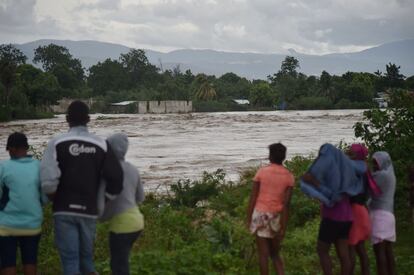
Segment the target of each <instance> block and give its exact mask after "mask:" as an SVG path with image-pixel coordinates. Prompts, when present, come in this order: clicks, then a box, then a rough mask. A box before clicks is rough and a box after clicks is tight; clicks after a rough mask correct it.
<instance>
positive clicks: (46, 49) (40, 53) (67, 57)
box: [33, 44, 85, 89]
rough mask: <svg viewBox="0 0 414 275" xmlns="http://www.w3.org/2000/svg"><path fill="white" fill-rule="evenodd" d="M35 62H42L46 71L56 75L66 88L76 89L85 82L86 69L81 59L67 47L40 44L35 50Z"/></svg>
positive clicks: (61, 84)
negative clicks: (75, 56) (74, 55)
mask: <svg viewBox="0 0 414 275" xmlns="http://www.w3.org/2000/svg"><path fill="white" fill-rule="evenodd" d="M33 62H34V63H35V64H37V63H41V64H42V67H43V69H44V70H45V71H46V72H50V73H52V74H53V75H55V76H56V78H57V79H58V81H59V84H60V86H61V87H62V88H64V89H76V88H79V87H81V86H82V85H83V84H84V76H85V73H84V70H83V68H82V63H81V61H80V60H79V59H77V58H74V57H73V56H72V55H71V54H70V53H69V50H68V49H67V48H65V47H62V46H58V45H55V44H49V45H46V46H39V47H38V48H36V49H35V51H34V58H33Z"/></svg>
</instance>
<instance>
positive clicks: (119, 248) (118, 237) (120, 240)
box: [109, 231, 142, 275]
mask: <svg viewBox="0 0 414 275" xmlns="http://www.w3.org/2000/svg"><path fill="white" fill-rule="evenodd" d="M141 232H142V231H138V232H133V233H125V234H116V233H113V232H110V233H109V249H110V251H111V270H112V275H129V253H130V251H131V248H132V245H133V244H134V242H135V241H136V240H137V239H138V237H139V235H140V234H141Z"/></svg>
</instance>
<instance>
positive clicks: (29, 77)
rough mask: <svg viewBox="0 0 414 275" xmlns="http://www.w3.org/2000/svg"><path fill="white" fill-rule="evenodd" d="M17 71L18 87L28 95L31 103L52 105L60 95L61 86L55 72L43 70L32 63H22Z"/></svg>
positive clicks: (34, 104) (33, 104)
mask: <svg viewBox="0 0 414 275" xmlns="http://www.w3.org/2000/svg"><path fill="white" fill-rule="evenodd" d="M17 72H18V75H19V79H18V81H17V88H18V89H19V90H20V92H21V93H23V94H25V95H26V96H27V98H28V102H29V104H30V105H32V106H35V107H36V106H40V105H50V104H51V103H54V102H55V101H56V100H57V99H58V98H59V97H60V94H59V91H60V86H59V83H58V81H57V78H56V77H55V76H54V75H53V74H51V73H47V72H42V71H41V70H39V69H37V68H35V67H33V66H32V65H21V66H19V68H18V69H17Z"/></svg>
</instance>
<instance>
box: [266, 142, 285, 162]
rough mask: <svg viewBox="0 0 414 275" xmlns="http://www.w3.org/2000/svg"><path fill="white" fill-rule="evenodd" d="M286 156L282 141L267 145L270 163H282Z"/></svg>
mask: <svg viewBox="0 0 414 275" xmlns="http://www.w3.org/2000/svg"><path fill="white" fill-rule="evenodd" d="M285 158H286V146H284V145H283V144H282V143H273V144H270V145H269V160H270V162H271V163H276V164H282V163H283V161H284V160H285Z"/></svg>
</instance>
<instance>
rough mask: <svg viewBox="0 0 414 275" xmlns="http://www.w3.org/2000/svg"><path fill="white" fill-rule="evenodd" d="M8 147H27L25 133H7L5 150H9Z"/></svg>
mask: <svg viewBox="0 0 414 275" xmlns="http://www.w3.org/2000/svg"><path fill="white" fill-rule="evenodd" d="M10 148H16V149H25V150H27V149H29V143H28V142H27V137H26V135H25V134H23V133H19V132H15V133H13V134H11V135H9V137H8V138H7V144H6V150H9V149H10Z"/></svg>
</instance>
